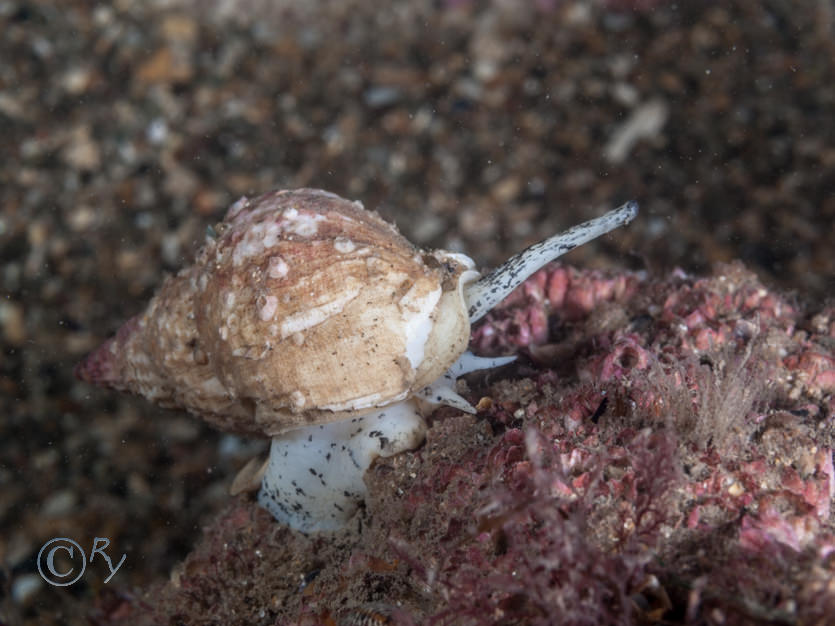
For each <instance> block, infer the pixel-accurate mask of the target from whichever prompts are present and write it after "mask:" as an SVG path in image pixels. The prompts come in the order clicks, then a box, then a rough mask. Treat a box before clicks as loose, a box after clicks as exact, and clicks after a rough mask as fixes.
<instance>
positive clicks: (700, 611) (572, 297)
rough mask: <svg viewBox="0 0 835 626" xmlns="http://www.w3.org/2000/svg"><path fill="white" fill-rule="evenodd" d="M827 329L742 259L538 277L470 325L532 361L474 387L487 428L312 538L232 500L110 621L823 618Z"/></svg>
mask: <svg viewBox="0 0 835 626" xmlns="http://www.w3.org/2000/svg"><path fill="white" fill-rule="evenodd" d="M832 317H833V313H832V311H831V310H825V311H822V312H815V311H805V310H803V309H802V308H801V307H799V306H798V305H797V304H796V303H794V302H792V301H790V300H788V299H787V298H785V297H783V296H781V295H780V294H777V293H774V292H772V291H770V290H768V289H767V288H766V287H765V286H763V285H762V284H761V283H760V282H759V281H758V279H757V278H756V276H755V275H753V274H752V273H750V272H749V271H747V270H746V269H745V268H744V267H743V266H742V265H740V264H731V265H724V266H719V267H717V268H716V271H715V273H714V275H712V276H710V277H702V278H696V277H690V276H688V275H687V274H685V273H684V272H681V271H674V272H672V273H671V274H670V275H668V276H666V277H663V278H648V277H646V276H644V275H642V274H637V273H629V272H618V273H604V272H599V271H580V270H576V269H573V268H570V267H565V266H559V265H552V266H548V267H546V268H545V269H544V270H542V271H540V272H538V273H537V274H535V275H534V276H532V277H531V278H530V279H529V280H528V281H527V282H526V283H525V284H524V285H523V286H522V287H521V288H519V289H517V290H516V291H515V292H514V293H513V294H512V295H511V296H510V297H509V298H508V299H507V300H506V301H505V303H504V304H503V305H502V306H501V307H499V308H498V309H496V310H494V311H493V312H491V313H490V314H489V315H488V316H487V318H486V319H485V321H484V322H483V323H481V324H479V325H477V326H476V328H474V330H473V334H472V342H471V346H472V348H473V349H474V350H475V351H476V352H481V353H489V354H499V353H506V352H508V351H515V352H517V353H518V354H519V355H520V359H519V361H518V362H517V364H516V365H514V366H511V367H507V368H504V369H503V370H500V371H497V372H494V373H489V374H487V375H486V376H485V375H477V376H471V377H469V379H468V384H466V385H465V384H464V383H463V382H462V391H464V392H465V393H467V394H469V396H470V399H471V400H472V401H473V402H474V403H476V402H478V405H479V409H480V413H479V415H477V416H463V415H460V414H459V413H457V412H456V411H454V410H453V409H449V408H445V409H442V410H440V411H438V412H436V413H435V415H434V416H433V418H432V420H431V422H432V423H431V424H430V428H429V432H428V435H427V441H426V443H425V444H424V446H422V447H421V448H419V449H418V450H416V451H414V452H411V453H404V454H400V455H397V456H394V457H391V458H387V459H381V460H379V461H378V462H377V463H376V464H375V465H374V466H373V467H372V469H371V470H370V471H369V472H368V473H367V474H366V482H367V484H368V487H369V499H368V503H367V507H366V509H365V510H363V511H362V512H361V513H360V514H359V516H358V517H357V518H356V519H355V523H354V524H353V525H352V527H351V528H349V529H347V530H345V531H343V532H341V533H338V534H333V535H331V534H319V535H310V536H304V535H302V534H300V533H296V532H292V531H289V530H287V529H286V528H283V527H280V526H278V525H276V524H274V523H272V521H271V520H269V519H268V516H266V515H265V514H263V512H261V511H258V509H257V505H256V504H255V503H254V502H252V501H251V500H248V499H247V498H246V497H240V498H239V499H238V500H236V501H235V503H234V504H233V505H231V506H230V507H229V509H228V512H227V514H225V515H223V516H221V517H220V518H219V519H217V520H216V521H215V522H214V523H213V524H212V525H211V526H210V527H209V529H208V530H207V531H206V534H205V536H204V538H203V540H202V541H201V543H200V545H199V546H198V548H197V549H196V550H195V552H194V553H193V554H192V555H191V556H190V557H189V558H188V559H187V560H186V562H185V563H184V564H183V567H182V568H181V569H180V570H178V573H177V576H176V578H175V580H174V581H173V582H170V583H168V584H164V585H160V586H159V587H158V588H156V589H155V590H153V591H152V592H148V593H147V594H146V595H145V596H144V597H135V598H133V599H132V600H130V599H128V600H122V601H121V602H120V603H118V611H119V614H120V615H122V614H124V612H125V603H126V602H128V603H129V604H131V603H132V604H131V606H132V609H133V610H132V615H131V619H133V621H134V622H136V623H143V620H144V623H156V622H160V621H170V620H171V619H174V616H179V618H181V619H182V620H183V621H184V622H188V623H201V622H203V621H206V620H208V619H209V617H208V616H209V615H212V616H214V617H215V618H218V616H222V617H223V618H224V619H227V618H228V619H229V620H230V621H229V623H235V622H237V623H299V624H334V625H341V624H358V623H394V624H437V625H440V624H557V623H559V624H601V623H605V624H632V623H637V622H653V621H659V620H663V621H664V623H671V624H714V623H715V624H718V623H724V624H748V623H759V622H766V621H775V620H776V621H782V622H796V623H824V621H825V620H826V619H827V617H826V616H827V615H829V614H831V613H830V612H831V611H832V610H833V609H835V586H833V584H832V582H831V581H832V580H833V576H834V575H835V562H833V557H832V555H833V553H834V552H835V524H834V523H833V510H832V498H833V497H835V471H834V470H833V458H832V448H833V445H835V441H833V429H832V419H833V413H832V405H833V398H832V394H833V388H832V384H831V380H832V375H833V374H832V372H833V353H832V349H831V346H832V343H831V337H832V333H833V328H835V325H833V322H832ZM464 387H466V388H464ZM479 397H481V402H479V401H478V400H479ZM255 573H257V575H256V574H255ZM229 581H232V582H231V584H230V583H229ZM242 581H246V582H245V583H244V582H242ZM152 596H153V598H154V599H155V600H156V602H155V603H151V602H150V601H149V599H150V597H152ZM152 605H153V608H149V607H150V606H152ZM100 623H118V620H117V619H115V618H114V619H112V620H110V621H108V620H103V621H101V622H100Z"/></svg>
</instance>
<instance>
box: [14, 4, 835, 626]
mask: <svg viewBox="0 0 835 626" xmlns="http://www.w3.org/2000/svg"><path fill="white" fill-rule="evenodd" d="M833 41H835V8H833V5H832V3H831V2H830V0H795V1H790V0H726V1H723V2H711V1H704V0H692V1H683V2H675V3H673V2H666V1H663V0H654V1H653V0H574V1H569V0H483V1H478V0H446V1H443V0H435V1H430V0H409V1H404V0H395V1H392V2H389V3H387V4H386V8H385V9H382V8H380V5H379V3H375V2H371V1H370V0H346V1H343V2H338V3H325V2H302V1H301V0H298V1H292V0H238V1H234V0H116V1H114V2H109V3H106V2H87V1H82V0H62V2H60V3H54V2H25V1H9V0H0V261H2V264H1V265H0V410H2V413H1V414H0V623H2V624H6V623H8V624H22V623H46V624H49V623H56V624H58V623H71V622H74V621H79V622H80V623H89V622H88V621H85V620H86V619H87V618H89V619H91V620H92V621H93V622H95V615H96V612H97V611H99V610H101V607H102V606H103V605H105V604H107V602H108V601H109V598H112V597H114V596H118V594H119V593H121V590H125V589H129V588H131V587H133V586H142V585H146V584H148V582H149V581H152V580H155V579H160V578H166V577H168V576H169V574H170V572H171V570H172V567H173V566H174V565H175V564H176V563H177V562H178V561H179V560H181V559H182V558H183V557H184V556H185V555H186V554H187V553H188V550H189V549H190V547H191V546H192V545H193V544H194V543H195V542H196V540H197V538H198V537H199V533H200V528H201V525H202V524H203V523H205V522H206V521H207V520H208V519H210V518H211V516H212V515H213V514H214V513H215V512H217V511H218V510H219V508H220V507H222V506H223V505H224V504H225V503H226V502H227V498H228V496H227V495H226V490H227V488H228V484H229V482H230V481H231V478H232V476H234V473H235V472H236V470H237V469H238V468H239V467H240V466H241V465H243V463H244V462H246V460H248V458H249V457H250V456H251V455H252V454H254V453H256V452H257V451H259V450H261V449H263V448H264V444H263V443H259V442H251V441H245V440H242V439H238V438H234V437H229V436H224V435H222V434H219V433H216V432H214V431H212V430H210V429H209V428H208V427H205V426H204V425H203V424H201V423H198V422H197V421H196V420H194V419H192V418H189V417H187V416H184V415H181V414H178V413H175V412H166V411H162V410H160V409H156V408H155V407H153V406H151V405H150V404H148V403H146V402H144V401H140V400H137V399H134V398H129V397H125V396H121V395H118V394H116V393H114V392H105V391H100V390H95V389H92V388H90V387H88V386H87V385H84V384H82V383H79V382H77V381H75V380H74V379H73V377H72V367H73V365H74V364H75V363H76V362H77V361H78V360H79V359H80V358H81V357H82V356H83V355H84V354H85V353H86V352H87V351H88V350H90V349H92V348H94V347H95V346H96V345H97V344H98V343H99V342H101V341H102V340H103V339H105V338H106V337H107V336H108V335H109V334H111V333H113V332H114V331H115V330H116V329H117V328H118V326H119V324H120V323H121V322H122V321H124V320H126V319H127V318H128V317H130V316H131V315H133V314H134V313H136V312H138V311H139V310H140V309H141V308H142V306H143V304H144V302H145V301H146V300H147V299H148V298H149V297H150V296H151V295H152V293H153V291H154V289H155V287H156V286H158V285H159V284H160V283H161V282H162V280H163V278H164V276H165V275H166V273H172V272H175V271H176V270H177V269H178V268H180V267H182V266H183V265H185V264H187V263H188V262H189V261H190V259H191V258H192V257H193V254H194V252H195V250H196V248H197V247H198V246H199V244H200V242H201V241H202V240H203V237H204V235H205V232H206V228H207V226H208V225H210V224H213V223H214V222H216V221H218V220H220V219H221V218H222V216H223V213H224V211H225V208H226V207H227V206H228V205H229V204H230V203H232V202H233V201H235V200H236V199H237V198H239V197H240V196H242V195H254V194H258V193H261V192H265V191H268V190H270V189H274V188H290V187H300V186H312V187H320V188H324V189H327V190H329V191H332V192H335V193H338V194H340V195H343V196H346V197H348V198H351V199H358V200H361V201H362V202H363V203H364V204H365V206H366V208H369V209H376V210H378V211H379V212H380V213H381V214H382V215H383V216H384V217H386V218H388V219H390V220H393V221H395V222H396V223H397V224H398V226H399V227H400V229H401V231H402V232H403V233H404V234H405V235H406V236H407V237H408V238H409V239H411V240H412V241H413V242H415V243H417V244H419V245H421V246H425V247H444V248H448V249H452V250H458V251H465V252H467V253H469V254H470V255H471V256H473V257H474V258H475V259H476V260H477V261H478V262H479V263H480V264H482V265H484V266H492V265H495V264H498V263H500V262H501V261H502V260H503V259H504V258H506V257H507V256H509V255H510V254H511V253H513V252H516V251H519V250H521V249H522V248H524V247H525V246H527V245H529V244H531V243H533V242H534V241H537V240H539V239H541V238H542V237H544V236H546V235H547V234H550V233H552V232H555V231H559V230H562V229H564V228H567V227H569V226H571V225H573V224H575V223H578V222H580V221H583V220H585V219H588V218H590V217H592V216H595V215H598V214H600V213H601V212H603V211H604V210H607V209H609V208H612V207H614V206H615V205H617V204H620V203H621V202H623V201H625V200H628V199H637V200H638V201H639V202H640V204H641V214H640V216H639V218H638V219H637V220H636V221H635V223H634V224H633V225H632V226H630V227H629V228H628V229H626V230H621V231H617V232H616V233H614V234H612V235H610V236H608V237H607V238H605V239H604V240H602V241H598V242H596V243H595V244H592V245H590V246H586V247H584V248H581V249H579V250H577V251H575V252H572V254H571V255H570V256H569V257H567V259H566V262H568V263H572V264H576V265H582V266H598V267H617V268H628V269H644V270H647V271H649V272H656V273H666V272H669V271H670V270H672V269H673V268H675V267H681V268H683V269H684V270H685V271H688V272H697V273H701V272H709V271H710V268H711V265H712V264H714V263H716V262H720V261H730V260H733V259H740V260H742V261H743V262H744V263H745V264H746V265H747V266H748V267H750V268H751V269H753V270H754V271H756V272H757V273H758V274H759V275H760V277H761V278H762V280H763V281H765V283H766V284H768V285H770V286H773V287H776V288H778V289H783V290H792V291H793V292H794V293H795V294H796V297H797V298H798V299H800V300H803V301H805V302H810V303H812V306H813V308H814V307H815V306H816V304H817V303H822V302H823V301H824V300H825V299H826V298H827V297H829V294H830V293H831V292H832V289H833V286H835V254H833V246H834V245H835V225H833V224H835V220H834V219H833V218H835V115H834V114H833V112H835V44H834V43H833ZM56 536H63V537H72V538H74V539H76V540H77V541H79V542H80V543H82V544H83V545H87V546H89V545H90V544H91V543H92V541H93V538H94V537H106V538H109V539H110V540H111V542H112V544H111V545H112V546H113V548H112V553H113V554H114V564H115V562H116V561H118V558H119V556H120V555H121V554H122V553H126V554H127V555H128V556H127V558H126V561H125V564H124V565H123V567H122V569H121V570H120V571H119V573H118V574H117V575H116V576H115V577H114V578H113V580H111V582H110V583H108V584H105V583H104V582H103V579H104V578H105V577H106V575H107V573H108V572H107V569H106V567H105V566H104V564H103V563H98V564H93V565H91V566H90V570H88V573H87V574H86V575H85V576H84V578H83V579H82V580H81V581H80V582H79V583H77V584H75V585H72V586H70V587H67V588H63V589H59V588H55V587H50V586H48V585H46V584H45V583H44V582H43V581H42V580H41V578H40V576H39V575H38V573H37V569H36V564H35V558H36V556H37V553H38V550H39V549H40V546H41V545H42V544H43V543H44V542H45V541H46V540H48V539H50V538H52V537H56Z"/></svg>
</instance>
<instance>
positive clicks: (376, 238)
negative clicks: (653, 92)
mask: <svg viewBox="0 0 835 626" xmlns="http://www.w3.org/2000/svg"><path fill="white" fill-rule="evenodd" d="M637 211H638V207H637V204H635V203H634V202H629V203H627V204H625V205H623V206H621V207H620V208H618V209H615V210H614V211H611V212H610V213H607V214H606V215H603V216H602V217H599V218H597V219H593V220H591V221H589V222H586V223H584V224H581V225H579V226H575V227H574V228H572V229H570V230H568V231H567V232H565V233H563V234H561V235H557V236H554V237H551V238H550V239H547V240H545V241H543V242H541V243H538V244H535V245H534V246H531V247H530V248H528V249H527V250H525V251H524V252H522V253H520V254H518V255H516V256H514V257H513V258H511V259H510V260H508V261H507V262H506V263H504V264H503V265H502V266H501V267H499V268H498V269H496V270H495V271H493V272H492V273H490V274H487V275H486V276H484V277H479V273H478V272H477V271H475V269H474V267H475V264H474V262H473V261H472V260H471V259H470V258H469V257H467V256H465V255H463V254H457V253H452V252H446V251H443V250H434V251H429V252H427V251H423V250H420V249H418V248H416V247H415V246H414V245H412V244H411V243H410V242H409V241H408V240H406V239H405V238H404V237H403V236H401V235H400V234H399V233H398V231H397V229H396V228H395V227H394V226H393V225H391V224H389V223H388V222H386V221H384V220H383V219H382V218H381V217H380V216H379V215H377V213H375V212H372V211H366V210H365V209H364V208H363V207H362V205H361V204H360V203H359V202H350V201H348V200H345V199H343V198H340V197H339V196H336V195H334V194H331V193H327V192H324V191H318V190H313V189H298V190H292V191H275V192H270V193H267V194H264V195H262V196H260V197H257V198H253V199H246V198H242V199H240V200H238V201H237V202H236V203H235V204H233V205H232V206H231V207H230V208H229V210H228V212H227V214H226V216H225V217H224V219H223V221H222V222H221V223H220V224H218V225H217V226H215V227H214V229H210V230H209V234H208V236H207V240H206V243H205V245H204V246H203V248H202V249H201V250H200V251H199V252H198V253H197V258H196V260H195V262H194V264H193V265H192V266H191V267H188V268H186V269H183V270H181V271H180V272H179V273H178V274H177V275H176V276H171V277H168V278H167V279H166V280H165V282H164V283H163V285H162V287H161V288H160V289H159V291H158V292H157V293H156V295H155V296H154V297H153V298H152V300H151V302H150V303H149V305H148V307H147V309H146V310H145V312H144V313H142V314H140V315H137V316H135V317H133V318H132V319H130V320H129V321H128V322H126V323H125V324H124V325H123V326H122V327H121V328H120V329H119V331H118V332H117V334H116V335H115V336H114V337H112V338H111V339H109V340H107V341H106V342H105V343H104V344H102V346H100V347H99V348H98V349H97V350H95V351H94V352H92V353H91V354H90V355H88V356H87V358H86V359H85V360H84V361H83V362H82V363H80V364H79V365H78V366H77V367H76V374H77V376H78V377H79V378H81V379H83V380H86V381H88V382H92V383H96V384H100V385H104V386H108V387H112V388H115V389H120V390H127V391H131V392H134V393H137V394H140V395H142V396H145V397H146V398H148V399H149V400H152V401H154V402H156V403H157V404H159V405H161V406H164V407H176V408H182V409H186V410H188V411H189V412H191V413H194V414H196V415H198V416H200V417H202V418H204V419H206V420H208V421H209V422H210V423H212V424H213V425H215V426H217V427H218V428H221V429H222V430H225V431H231V432H236V433H243V434H255V435H262V436H263V435H266V436H268V437H272V445H271V449H270V457H269V461H268V464H267V468H266V472H265V473H264V476H263V479H262V483H261V489H260V491H259V494H258V501H259V502H260V503H261V504H262V505H263V506H264V507H266V508H267V509H268V510H269V511H270V512H271V513H272V514H273V515H274V516H275V517H276V519H278V520H279V521H280V522H283V523H286V524H288V525H290V526H291V527H293V528H296V529H298V530H301V531H305V532H307V531H322V530H333V529H337V528H340V527H342V526H344V525H345V523H346V522H347V521H348V520H349V519H350V518H351V517H352V515H353V514H354V512H355V511H356V509H357V506H358V504H359V503H360V502H361V501H362V499H363V496H364V493H365V484H364V482H363V474H364V473H365V470H366V469H367V468H368V467H369V465H370V464H371V462H372V461H373V460H374V459H375V458H376V457H377V456H389V455H392V454H396V453H398V452H402V451H404V450H410V449H413V448H415V447H417V446H418V445H419V444H420V443H421V442H422V440H423V437H424V432H425V429H426V425H425V422H424V419H423V414H424V412H426V411H427V410H428V409H427V407H430V408H431V407H432V406H436V405H439V404H445V405H450V406H453V407H456V408H458V409H460V410H462V411H466V412H469V413H475V409H474V408H473V407H472V406H471V405H470V403H469V402H467V400H465V399H464V398H462V397H461V396H459V395H458V394H457V393H456V392H455V379H456V378H457V377H458V376H460V375H461V374H464V373H466V372H471V371H473V370H478V369H484V368H490V367H497V366H499V365H503V364H505V363H508V362H509V361H512V360H513V357H503V358H482V357H477V356H475V355H473V354H471V353H470V352H467V351H466V348H467V343H468V341H469V334H470V324H471V323H472V322H474V321H475V320H477V319H479V318H481V317H482V316H483V315H484V314H485V313H486V312H487V311H489V310H490V309H491V308H492V307H493V306H495V305H496V304H497V303H498V302H500V301H501V300H502V299H503V298H504V297H505V296H506V295H508V294H509V293H510V292H511V291H512V290H513V289H514V288H515V287H516V286H517V285H519V284H520V283H521V282H522V281H523V280H525V279H526V278H527V277H528V276H530V275H531V274H532V273H533V272H535V271H536V270H537V269H539V268H540V267H542V266H543V265H544V264H545V263H547V262H548V261H551V260H552V259H554V258H556V257H558V256H560V255H561V254H563V253H564V252H567V251H569V250H571V249H572V248H575V247H576V246H579V245H580V244H582V243H585V242H587V241H589V240H591V239H593V238H595V237H598V236H600V235H602V234H604V233H607V232H609V231H610V230H612V229H613V228H616V227H618V226H621V225H623V224H627V223H628V222H630V221H631V220H632V219H634V217H635V215H636V214H637Z"/></svg>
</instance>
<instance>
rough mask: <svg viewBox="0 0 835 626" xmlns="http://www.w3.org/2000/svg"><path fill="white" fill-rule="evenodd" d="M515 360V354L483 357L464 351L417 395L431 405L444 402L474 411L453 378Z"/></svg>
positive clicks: (466, 411) (468, 411) (463, 409)
mask: <svg viewBox="0 0 835 626" xmlns="http://www.w3.org/2000/svg"><path fill="white" fill-rule="evenodd" d="M515 360H516V357H515V356H499V357H483V356H476V355H475V354H473V353H472V352H470V351H467V352H464V353H463V354H462V355H461V356H459V357H458V360H457V361H455V363H453V364H452V366H451V367H450V368H449V369H448V370H447V371H446V373H444V375H443V376H441V377H439V378H438V379H437V380H435V381H434V382H433V383H432V384H431V385H429V386H428V387H424V388H423V389H421V390H420V391H419V392H418V393H417V396H418V397H419V398H420V399H421V400H423V401H424V402H427V403H429V404H430V405H432V406H440V405H441V404H445V405H447V406H452V407H455V408H456V409H459V410H461V411H464V412H465V413H475V412H476V409H475V407H474V406H473V405H472V404H470V403H469V402H467V400H466V399H465V398H462V397H461V396H460V395H458V392H457V391H455V379H456V378H458V377H459V376H462V375H463V374H468V373H469V372H474V371H476V370H484V369H492V368H494V367H501V366H502V365H507V364H508V363H511V362H512V361H515Z"/></svg>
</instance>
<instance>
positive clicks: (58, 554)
mask: <svg viewBox="0 0 835 626" xmlns="http://www.w3.org/2000/svg"><path fill="white" fill-rule="evenodd" d="M109 546H110V539H105V538H104V537H95V538H94V539H93V545H92V547H91V548H90V559H89V561H88V560H87V553H86V552H84V548H82V547H81V544H79V543H78V542H77V541H74V540H72V539H69V538H68V537H54V538H53V539H50V540H49V541H47V542H46V543H45V544H43V546H41V550H40V552H38V573H40V575H41V578H43V579H44V580H45V581H46V582H48V583H49V584H50V585H54V586H56V587H66V586H68V585H72V584H73V583H76V582H78V581H79V580H80V579H81V577H82V576H83V575H84V571H85V570H86V569H87V563H88V562H89V563H92V562H93V559H94V558H96V556H97V555H98V556H101V558H103V559H104V561H105V562H106V563H107V568H108V569H109V570H110V575H109V576H108V577H107V578H105V579H104V582H105V584H106V583H108V582H110V579H111V578H113V576H114V575H115V574H116V572H118V571H119V568H120V567H122V563H124V562H125V558H127V554H123V555H122V558H121V559H120V560H119V562H118V563H117V564H116V567H113V561H112V560H111V559H110V555H109V554H107V552H105V551H106V550H107V548H108V547H109Z"/></svg>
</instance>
